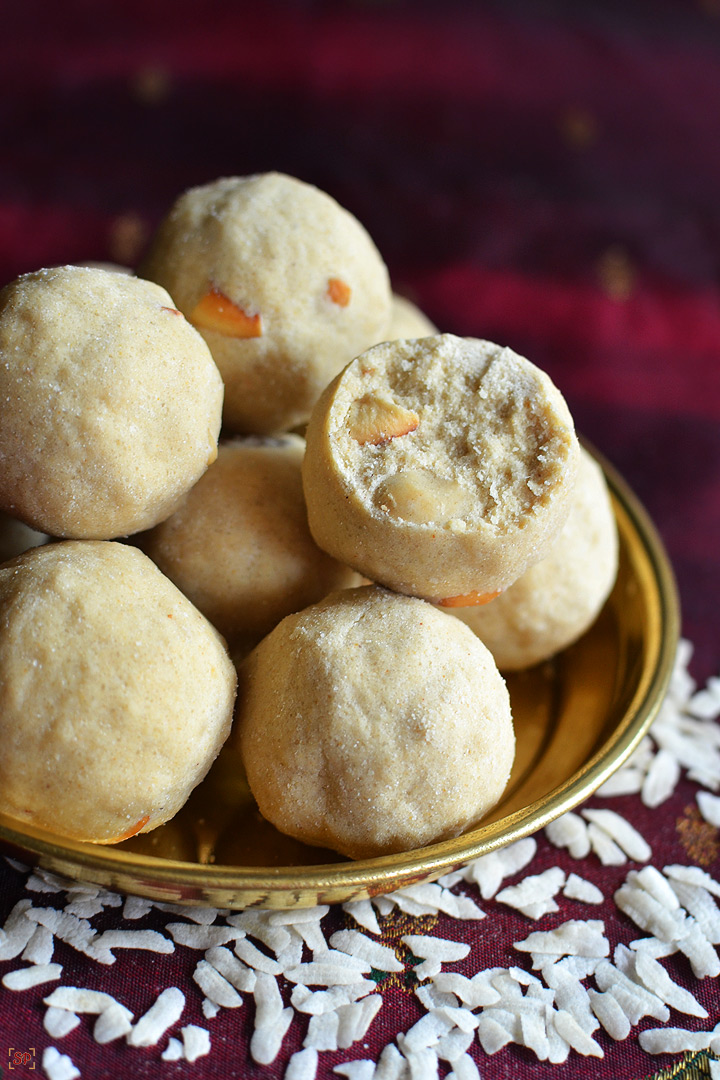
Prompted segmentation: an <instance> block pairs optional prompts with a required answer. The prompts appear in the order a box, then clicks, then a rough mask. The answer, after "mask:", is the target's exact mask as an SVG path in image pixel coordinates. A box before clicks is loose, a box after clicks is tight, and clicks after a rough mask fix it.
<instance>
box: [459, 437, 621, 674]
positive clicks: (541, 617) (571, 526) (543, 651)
mask: <svg viewBox="0 0 720 1080" xmlns="http://www.w3.org/2000/svg"><path fill="white" fill-rule="evenodd" d="M617 569H618V535H617V524H616V522H615V514H614V512H613V507H612V502H611V500H610V493H609V491H608V487H607V483H606V481H605V476H604V474H603V471H602V469H601V467H600V466H599V465H598V463H597V462H596V461H595V460H594V459H593V458H592V457H591V456H590V454H589V453H588V451H587V450H585V449H584V448H581V451H580V463H579V467H578V473H577V479H576V481H575V492H574V495H573V504H572V508H571V510H570V514H569V516H568V519H567V521H566V523H565V526H564V527H563V529H562V532H561V533H560V535H559V537H558V538H557V540H556V541H555V543H554V544H553V547H552V550H551V551H550V554H549V555H547V556H546V557H545V558H544V559H542V560H541V561H540V562H539V563H536V564H535V565H534V566H532V567H530V569H529V570H527V571H526V572H525V573H524V574H523V575H522V577H521V578H520V579H519V580H518V581H516V582H515V583H514V584H513V585H511V586H510V587H509V589H507V590H506V591H505V592H504V593H501V595H500V596H498V597H497V599H495V600H493V601H492V603H490V604H485V605H483V606H482V607H472V608H469V607H468V608H456V609H453V612H452V614H454V615H457V616H458V618H460V619H462V621H463V622H464V623H466V624H467V625H468V626H469V627H470V628H471V629H472V630H473V631H474V632H475V633H476V634H477V635H478V637H479V638H480V639H481V640H482V641H483V642H484V643H485V644H486V645H487V647H488V648H489V649H490V652H491V653H492V654H493V656H494V657H495V661H496V663H497V665H498V667H499V668H500V669H501V670H503V671H517V670H520V669H522V668H526V667H530V666H531V665H533V664H537V663H540V662H541V661H542V660H547V659H549V658H550V657H551V656H554V655H555V654H556V653H558V652H560V650H561V649H565V648H567V647H568V646H569V645H571V644H572V643H573V642H575V641H577V639H578V638H579V637H580V636H581V635H582V634H584V633H585V631H586V630H587V629H588V628H589V627H590V626H591V625H592V623H593V622H594V621H595V619H596V618H597V616H598V614H599V613H600V610H601V608H602V606H603V604H604V603H605V601H606V600H607V598H608V596H609V595H610V592H611V590H612V587H613V584H614V582H615V578H616V576H617Z"/></svg>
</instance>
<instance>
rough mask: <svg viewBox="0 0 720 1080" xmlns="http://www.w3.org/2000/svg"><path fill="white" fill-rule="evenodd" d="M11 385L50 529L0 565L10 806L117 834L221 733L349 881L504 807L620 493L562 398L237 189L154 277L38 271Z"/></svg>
mask: <svg viewBox="0 0 720 1080" xmlns="http://www.w3.org/2000/svg"><path fill="white" fill-rule="evenodd" d="M0 395H2V399H3V400H4V401H5V402H7V403H8V407H7V408H6V409H5V410H4V412H3V417H2V421H1V422H0V463H1V465H2V468H0V508H1V509H2V510H3V511H4V512H5V513H6V514H7V515H9V519H10V520H11V521H16V522H21V523H24V525H25V526H28V527H29V528H30V529H32V530H35V531H36V532H40V533H42V534H45V535H47V537H48V539H49V542H48V543H46V544H44V545H41V546H38V547H35V548H33V549H30V550H28V551H25V552H24V553H22V554H20V555H18V556H17V557H16V558H14V559H12V560H11V561H9V562H7V563H5V564H3V565H2V567H0V675H1V678H0V729H1V732H2V745H3V752H2V757H1V758H0V792H2V794H1V795H0V809H2V810H3V811H4V812H5V813H7V814H10V815H11V816H13V817H15V818H18V819H20V820H22V821H24V822H28V823H31V824H32V825H34V826H39V827H41V828H47V829H51V830H53V831H56V832H59V833H61V834H64V835H67V836H70V837H73V838H76V839H81V840H89V841H94V842H99V843H112V842H117V841H121V840H123V839H126V838H128V837H129V836H131V835H134V834H135V833H139V832H145V831H149V830H150V829H153V828H155V827H156V826H158V825H160V824H162V823H163V822H165V821H167V820H168V819H169V818H171V817H172V816H173V815H174V814H175V813H176V812H177V810H178V809H179V808H180V806H182V805H183V804H184V802H185V801H186V799H187V797H188V795H189V794H190V792H191V791H192V789H193V788H194V787H195V786H196V785H197V784H198V783H199V782H200V781H201V780H202V779H203V778H204V776H205V775H206V773H207V771H208V770H209V768H210V766H211V764H212V762H213V760H214V759H215V758H216V756H217V754H218V753H219V751H220V749H221V747H222V746H223V744H224V743H225V742H226V740H230V743H229V745H230V744H231V745H235V746H237V747H238V748H239V749H240V751H241V756H242V761H243V764H244V768H245V770H246V773H247V779H248V781H249V784H250V788H251V790H252V793H253V795H254V796H255V798H256V800H257V802H258V806H259V808H260V810H261V812H262V813H263V815H264V816H265V817H266V818H267V819H268V820H269V821H271V822H272V823H273V824H274V825H276V826H277V827H278V828H279V829H280V830H281V831H283V832H286V833H288V834H290V835H291V836H294V837H297V838H298V839H300V840H303V841H305V842H306V843H309V844H314V845H320V846H323V847H329V848H332V849H334V850H336V851H338V852H340V853H342V854H344V855H347V856H349V857H352V858H366V857H373V856H376V855H381V854H386V853H390V852H395V851H403V850H408V849H411V848H417V847H420V846H422V845H425V844H430V843H433V842H435V841H439V840H442V839H445V838H447V837H450V836H454V835H457V834H458V833H460V832H462V831H463V830H464V829H466V828H468V827H469V826H471V825H473V824H474V823H476V822H477V821H479V820H480V819H481V818H482V817H483V816H484V815H485V814H486V813H487V812H488V810H489V809H490V808H491V807H492V806H493V805H495V804H496V803H497V801H498V800H499V799H500V798H501V796H502V793H503V791H504V789H505V787H506V785H507V782H508V778H509V776H510V770H511V767H512V762H513V757H514V734H513V725H512V717H511V709H510V701H509V697H508V693H507V689H506V686H505V682H504V680H503V678H502V676H501V674H500V671H499V670H498V664H499V665H500V667H501V668H502V667H506V668H508V669H511V668H517V667H522V666H525V665H528V664H533V663H536V662H538V660H541V659H544V658H546V657H548V656H550V655H552V654H553V653H555V652H557V651H558V650H559V649H562V648H564V647H565V646H566V645H567V644H569V643H570V642H571V641H573V640H575V638H577V637H578V636H579V635H580V634H582V633H583V632H584V631H585V630H586V629H587V627H588V626H589V625H590V624H591V623H592V621H593V620H594V619H595V617H596V615H597V613H598V611H599V610H600V608H601V606H602V604H603V603H604V601H605V599H606V597H607V595H608V593H609V591H610V589H611V587H612V583H613V580H614V577H615V573H616V565H617V538H616V534H615V524H614V519H613V515H612V510H611V507H610V502H609V499H608V495H607V491H606V489H605V483H604V479H603V476H602V473H601V471H600V469H599V467H598V466H597V465H596V464H595V463H594V461H593V460H592V459H591V458H590V457H589V456H588V455H587V454H586V453H585V452H584V451H582V450H581V449H580V447H579V444H578V441H577V438H576V435H575V431H574V427H573V422H572V418H571V416H570V414H569V412H568V409H567V406H566V404H565V402H564V400H563V398H562V396H561V394H560V393H559V391H558V390H557V388H556V387H555V386H554V385H553V384H552V382H551V381H550V379H549V378H548V376H547V375H546V374H545V373H544V372H542V371H540V370H539V369H538V368H537V367H536V366H534V365H533V364H532V363H530V362H529V361H527V360H525V359H524V358H522V357H520V356H518V355H517V354H516V353H515V352H513V351H512V350H511V349H509V348H504V347H501V346H498V345H495V344H492V343H490V342H487V341H483V340H479V339H470V338H459V337H456V336H454V335H451V334H440V333H438V332H437V330H436V328H435V327H434V326H433V325H432V324H431V323H430V322H429V320H427V319H426V317H425V316H424V315H423V314H422V313H421V312H420V311H419V310H418V309H417V308H415V307H414V306H413V305H412V304H409V303H408V302H407V301H404V300H402V299H401V298H400V297H398V296H396V295H395V294H394V293H393V291H392V289H391V285H390V281H389V277H388V273H387V269H386V267H385V265H384V263H383V260H382V258H381V256H380V254H379V253H378V251H377V248H376V247H375V245H374V243H373V242H372V240H371V239H370V237H369V236H368V234H367V232H366V231H365V229H364V228H363V227H362V225H360V223H359V222H358V221H357V220H356V219H355V218H354V217H353V216H352V215H351V214H350V213H348V212H347V211H346V210H344V209H343V208H342V207H340V206H339V205H338V204H337V203H336V202H335V201H334V200H333V199H332V198H331V197H330V196H329V195H327V194H325V193H323V192H321V191H319V190H318V189H316V188H314V187H312V186H311V185H309V184H306V183H303V182H301V181H299V180H296V179H292V178H290V177H287V176H283V175H280V174H275V173H270V174H264V175H258V176H251V177H243V178H228V179H222V180H218V181H216V182H214V183H211V184H208V185H206V186H204V187H200V188H195V189H192V190H190V191H188V192H186V193H185V194H184V195H182V196H181V197H180V199H179V200H178V201H177V203H176V204H175V206H173V207H172V209H171V210H170V212H169V214H168V216H167V217H166V219H165V220H164V221H163V222H162V224H161V225H160V228H159V229H158V231H157V234H156V236H155V237H154V239H153V241H152V243H151V246H150V250H149V252H148V253H147V255H146V258H145V260H144V262H143V263H142V264H141V265H140V266H139V267H138V270H137V274H133V273H130V272H127V271H126V270H125V269H124V268H117V269H113V268H104V267H103V268H100V267H91V266H83V267H80V266H64V267H57V268H50V269H43V270H39V271H37V272H36V273H32V274H27V275H25V276H23V277H21V278H19V279H17V280H16V281H15V282H13V283H11V284H10V285H9V286H7V287H6V288H5V289H4V290H3V291H2V293H0ZM36 540H37V537H35V536H34V534H33V542H35V541H36ZM458 616H459V617H458ZM221 635H222V636H221ZM481 639H482V640H481ZM483 641H485V642H486V644H483ZM488 646H489V648H488ZM236 670H237V673H238V674H239V681H238V679H237V675H236ZM71 791H72V797H69V794H68V793H69V792H71Z"/></svg>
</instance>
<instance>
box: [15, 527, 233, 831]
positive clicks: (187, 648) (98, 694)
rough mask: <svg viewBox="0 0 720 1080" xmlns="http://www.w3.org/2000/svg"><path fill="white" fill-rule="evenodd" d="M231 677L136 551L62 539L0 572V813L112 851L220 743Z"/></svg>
mask: <svg viewBox="0 0 720 1080" xmlns="http://www.w3.org/2000/svg"><path fill="white" fill-rule="evenodd" d="M235 688H236V675H235V669H234V667H233V665H232V663H231V662H230V659H229V657H228V655H227V651H226V649H225V645H224V642H223V641H222V639H221V637H220V635H219V634H218V633H217V631H215V630H214V629H213V627H212V626H211V625H210V624H209V623H208V622H207V620H206V619H205V618H204V617H203V616H202V615H201V614H200V613H199V612H198V611H197V610H196V609H195V608H194V607H193V605H192V604H191V603H190V601H189V600H187V599H186V598H185V597H184V596H183V595H182V594H181V593H180V592H179V590H178V589H177V588H176V587H175V586H174V585H173V584H172V583H171V582H170V581H169V580H168V579H167V578H166V577H164V575H163V574H161V572H160V571H159V570H158V569H157V567H156V566H154V564H153V563H152V562H151V561H150V559H148V558H147V557H146V556H145V555H143V554H142V552H140V551H138V550H137V548H134V547H131V546H130V545H126V544H120V543H116V542H113V541H92V540H86V541H83V540H67V541H60V542H58V543H54V544H48V545H45V546H44V547H39V548H35V549H33V550H32V551H28V552H26V553H25V554H23V555H20V556H19V557H18V558H17V559H14V560H13V561H11V562H9V563H6V564H5V565H4V566H2V567H0V745H2V754H0V810H2V812H3V813H5V814H8V815H10V816H11V817H13V818H17V819H19V820H20V821H22V822H24V823H26V824H30V825H33V826H38V827H40V828H44V829H49V830H51V831H52V832H55V833H59V834H61V835H64V836H69V837H72V838H74V839H76V840H87V841H95V842H98V843H111V842H115V841H118V840H122V839H124V838H126V837H128V836H130V835H134V834H135V833H137V832H147V831H149V830H150V829H153V828H155V827H156V826H157V825H161V824H162V823H163V822H165V821H167V820H169V819H170V818H171V817H173V815H174V814H175V813H176V812H177V811H178V810H179V809H180V807H181V806H182V805H183V803H184V802H185V801H186V799H187V798H188V796H189V794H190V792H191V791H192V789H193V788H194V787H195V786H196V785H197V784H198V783H199V782H200V780H202V778H203V777H204V776H205V774H206V773H207V771H208V769H209V768H210V765H211V764H212V762H213V761H214V759H215V757H216V756H217V754H218V752H219V750H220V748H221V746H222V745H223V743H224V741H225V740H226V738H227V736H228V733H229V730H230V724H231V720H232V710H233V705H234V699H235Z"/></svg>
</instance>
